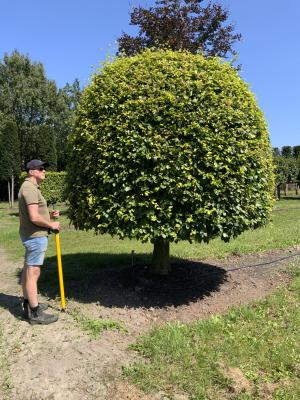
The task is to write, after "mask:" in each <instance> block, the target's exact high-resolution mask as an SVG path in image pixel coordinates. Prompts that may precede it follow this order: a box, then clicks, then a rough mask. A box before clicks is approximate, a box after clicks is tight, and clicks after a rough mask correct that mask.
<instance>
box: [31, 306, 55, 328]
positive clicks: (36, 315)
mask: <svg viewBox="0 0 300 400" xmlns="http://www.w3.org/2000/svg"><path fill="white" fill-rule="evenodd" d="M28 319H29V322H30V324H32V325H37V324H39V325H49V324H52V323H53V322H56V321H57V320H58V315H50V314H46V313H44V311H41V309H40V307H38V308H37V310H34V311H33V310H32V309H31V308H30V307H29V306H28Z"/></svg>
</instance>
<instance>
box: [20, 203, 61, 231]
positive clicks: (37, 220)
mask: <svg viewBox="0 0 300 400" xmlns="http://www.w3.org/2000/svg"><path fill="white" fill-rule="evenodd" d="M27 208H28V214H29V218H30V221H31V222H32V223H33V224H34V225H37V226H41V227H43V228H50V229H54V230H59V222H57V221H54V222H51V221H47V220H46V219H45V218H43V217H42V216H41V215H40V214H39V206H38V204H28V205H27Z"/></svg>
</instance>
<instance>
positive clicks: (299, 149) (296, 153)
mask: <svg viewBox="0 0 300 400" xmlns="http://www.w3.org/2000/svg"><path fill="white" fill-rule="evenodd" d="M292 155H293V157H294V158H299V157H300V146H294V147H293V154H292Z"/></svg>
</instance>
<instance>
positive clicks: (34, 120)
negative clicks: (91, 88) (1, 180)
mask: <svg viewBox="0 0 300 400" xmlns="http://www.w3.org/2000/svg"><path fill="white" fill-rule="evenodd" d="M78 86H79V82H78V81H75V82H74V84H73V85H72V86H70V85H67V86H66V87H65V88H63V89H62V90H58V89H57V87H56V84H55V82H54V81H52V80H48V79H47V77H46V74H45V71H44V67H43V65H42V64H41V63H36V62H32V61H31V60H30V58H29V57H28V56H27V55H23V54H20V53H19V52H18V51H14V52H13V53H12V54H11V55H8V54H5V55H4V57H3V60H2V61H1V62H0V112H2V113H3V114H4V115H5V116H6V118H9V119H12V120H13V121H14V123H15V124H16V127H17V135H18V141H19V147H20V149H19V157H18V158H19V163H20V164H19V168H21V167H23V166H24V164H25V163H26V162H27V161H29V160H31V159H33V158H40V159H45V160H46V161H48V162H49V163H50V164H51V167H52V168H53V169H54V170H55V169H56V166H57V161H58V162H59V167H60V169H62V168H63V167H64V166H65V158H66V157H65V153H66V141H67V140H66V137H67V136H68V134H69V132H70V129H71V128H72V124H73V120H74V114H75V107H74V104H77V103H76V102H77V101H78V97H79V94H78V92H79V91H80V89H79V87H78ZM72 91H73V92H72ZM71 92H72V93H71ZM16 143H17V142H16ZM57 153H58V154H57ZM57 158H58V160H57Z"/></svg>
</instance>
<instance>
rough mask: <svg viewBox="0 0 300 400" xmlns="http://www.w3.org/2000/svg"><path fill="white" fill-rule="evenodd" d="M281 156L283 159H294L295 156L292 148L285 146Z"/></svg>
mask: <svg viewBox="0 0 300 400" xmlns="http://www.w3.org/2000/svg"><path fill="white" fill-rule="evenodd" d="M281 155H282V156H283V157H292V155H293V148H292V146H283V147H282V149H281Z"/></svg>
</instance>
